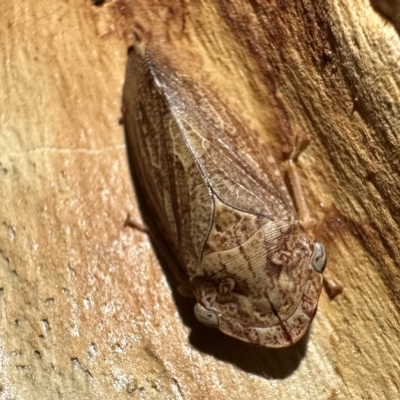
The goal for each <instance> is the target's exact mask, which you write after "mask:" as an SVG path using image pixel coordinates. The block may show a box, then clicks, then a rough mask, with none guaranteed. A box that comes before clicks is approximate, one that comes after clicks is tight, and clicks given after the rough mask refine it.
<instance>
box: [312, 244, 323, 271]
mask: <svg viewBox="0 0 400 400" xmlns="http://www.w3.org/2000/svg"><path fill="white" fill-rule="evenodd" d="M311 265H312V266H313V268H314V269H315V270H316V271H317V272H320V273H322V272H324V269H325V265H326V252H325V247H324V245H323V244H322V243H319V242H315V243H314V252H313V254H312V256H311Z"/></svg>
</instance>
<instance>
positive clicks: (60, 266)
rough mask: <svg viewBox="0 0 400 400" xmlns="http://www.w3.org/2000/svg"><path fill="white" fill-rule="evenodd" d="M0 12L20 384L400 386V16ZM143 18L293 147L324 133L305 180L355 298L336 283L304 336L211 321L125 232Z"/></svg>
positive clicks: (72, 390)
mask: <svg viewBox="0 0 400 400" xmlns="http://www.w3.org/2000/svg"><path fill="white" fill-rule="evenodd" d="M289 3H290V4H289ZM386 3H387V5H388V7H389V13H390V5H391V4H392V3H391V2H386ZM384 12H385V13H386V14H387V13H388V12H387V8H385V10H384ZM0 15H2V21H3V24H1V27H0V35H1V37H2V39H3V40H2V41H1V49H2V51H1V55H2V59H3V62H2V63H1V68H0V77H1V82H2V83H3V84H2V96H1V108H0V109H1V111H0V115H1V121H2V123H1V127H0V143H1V149H2V152H1V154H0V162H1V165H0V166H1V168H0V177H1V197H2V202H1V205H0V219H1V221H0V222H1V225H0V227H1V229H0V287H1V288H2V290H1V291H0V293H1V297H0V304H1V314H0V315H1V317H0V327H1V329H0V343H1V352H0V354H1V374H0V385H1V396H2V398H5V399H6V398H17V399H39V398H40V399H55V398H74V399H97V398H113V399H126V398H137V399H139V398H147V399H181V398H184V399H205V398H207V399H221V398H229V399H255V398H259V399H269V398H285V399H309V398H316V399H349V398H354V399H360V398H365V399H382V398H390V399H395V398H399V397H400V394H399V378H398V376H399V372H400V371H399V363H398V357H399V354H400V352H399V340H398V338H399V335H398V332H399V321H398V320H399V314H398V312H399V305H400V302H399V290H400V289H399V288H400V285H399V257H400V256H399V244H400V230H399V215H400V214H399V204H400V202H399V188H400V186H399V183H398V182H399V164H398V160H399V148H400V147H399V138H398V137H399V134H398V128H399V126H400V124H399V119H400V113H399V106H398V103H399V98H400V95H399V83H400V74H399V67H398V64H399V63H398V60H399V56H400V42H399V38H398V33H397V31H396V28H395V27H394V26H393V25H392V24H391V23H390V22H388V21H387V20H386V19H385V18H384V17H382V16H381V15H380V14H379V13H378V12H377V11H376V9H374V8H372V6H371V4H370V3H369V2H368V1H365V0H357V1H355V0H354V1H350V0H339V1H336V2H328V1H307V0H303V1H293V2H287V1H283V0H282V1H270V2H263V3H261V2H256V1H250V2H247V1H246V2H244V1H238V0H235V1H231V2H227V1H222V0H221V1H219V2H214V1H211V0H210V1H208V0H207V1H206V0H203V1H202V2H185V1H178V0H176V1H174V0H168V1H165V2H163V3H162V4H160V3H159V2H157V1H155V0H146V1H144V0H142V1H139V0H136V1H134V2H133V1H132V2H128V1H125V2H122V1H120V2H107V3H105V5H103V6H101V7H95V6H92V5H91V4H90V3H89V2H83V1H78V0H75V1H73V2H68V3H63V2H61V3H58V2H49V1H46V0H38V1H36V2H28V3H21V2H3V3H1V4H0ZM393 15H395V13H393ZM134 26H135V27H136V28H135V29H139V30H140V31H141V32H142V33H143V32H144V33H145V34H147V35H148V36H149V38H150V39H151V40H152V42H153V43H154V45H156V46H158V48H159V51H160V52H163V53H164V54H165V55H166V56H168V57H169V58H170V59H171V60H172V62H174V63H175V64H176V66H177V68H180V69H181V70H182V71H187V73H188V74H196V77H197V79H198V80H199V82H200V83H201V81H202V80H205V81H207V83H208V84H209V85H212V86H213V87H214V88H215V89H216V90H218V91H219V93H221V95H222V96H225V97H226V98H227V99H229V101H230V102H231V107H232V110H234V111H236V112H238V113H241V115H242V114H244V113H246V118H248V121H249V124H253V125H254V126H256V127H257V128H260V127H262V126H265V135H266V137H265V138H266V140H267V141H268V142H269V143H271V146H272V147H273V150H274V154H275V156H276V158H277V159H278V160H280V161H282V160H284V159H285V158H287V156H288V154H289V152H290V150H291V145H292V143H293V140H294V135H295V134H296V132H305V133H307V134H308V135H309V136H310V139H311V145H310V147H309V148H308V149H307V150H306V151H305V152H304V154H302V156H301V157H300V159H299V164H300V165H299V166H300V169H301V173H302V180H303V183H304V185H303V186H304V189H305V192H306V198H307V201H308V203H309V205H310V206H311V209H312V212H313V215H314V216H316V217H318V219H319V220H321V221H323V223H322V225H321V227H320V236H321V238H322V239H321V240H323V241H324V243H325V245H326V247H327V251H328V256H329V263H328V267H327V268H328V271H329V273H330V275H331V276H332V277H333V278H337V279H339V280H340V281H341V282H342V283H343V284H344V292H343V294H342V295H340V296H338V297H337V298H336V299H335V300H333V301H332V300H330V299H329V298H328V296H327V295H326V294H325V293H323V294H322V297H321V300H320V305H319V311H318V313H317V316H316V319H315V321H314V323H313V327H312V329H311V332H310V334H309V336H308V337H307V338H305V340H303V341H302V342H300V343H299V344H298V345H296V346H294V347H293V348H288V349H284V350H283V351H273V350H262V349H259V348H254V347H250V346H248V345H246V344H241V343H239V342H237V341H235V340H233V339H229V338H226V337H224V336H223V335H221V334H219V333H218V332H216V331H210V330H209V329H207V328H205V327H204V328H203V327H201V326H200V325H199V324H197V323H196V322H195V320H194V317H193V315H192V309H191V305H190V304H189V305H188V304H187V303H186V300H182V299H181V298H180V297H179V296H178V295H177V294H176V293H175V291H172V290H171V288H170V286H169V285H168V282H167V279H166V278H165V275H164V272H163V269H162V267H161V266H160V265H159V263H158V261H157V258H156V256H155V254H154V251H153V249H152V247H151V246H150V244H149V240H148V237H147V236H146V235H145V234H143V233H141V232H139V231H135V230H133V229H129V228H127V227H124V221H125V218H126V216H127V213H128V212H130V213H131V214H133V215H134V216H135V217H137V218H140V213H139V210H138V208H137V202H136V198H135V195H134V191H133V187H132V184H131V178H130V172H129V168H128V162H127V157H126V154H125V144H124V143H125V140H124V134H123V130H122V127H121V126H120V125H119V124H118V120H119V118H120V115H121V113H120V106H121V93H122V85H123V82H124V73H125V71H124V68H125V63H126V59H127V57H126V47H127V45H128V44H129V43H130V41H131V39H132V28H133V27H134ZM199 60H200V61H201V63H202V68H201V69H200V70H197V69H196V68H195V66H196V65H198V63H199ZM227 78H229V79H227ZM238 92H240V93H241V94H242V95H241V96H235V93H238ZM284 168H285V164H284V163H282V169H284ZM336 208H337V209H340V210H341V213H340V212H338V211H337V210H336Z"/></svg>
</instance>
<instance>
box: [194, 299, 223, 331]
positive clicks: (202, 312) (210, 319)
mask: <svg viewBox="0 0 400 400" xmlns="http://www.w3.org/2000/svg"><path fill="white" fill-rule="evenodd" d="M194 315H195V316H196V318H197V319H198V321H199V322H201V323H202V324H203V325H207V326H209V327H211V328H218V325H219V319H218V315H217V314H216V313H215V312H214V311H211V310H207V309H206V308H205V307H203V306H202V305H201V304H199V303H197V304H196V305H195V306H194Z"/></svg>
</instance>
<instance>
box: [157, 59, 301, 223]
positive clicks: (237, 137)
mask: <svg viewBox="0 0 400 400" xmlns="http://www.w3.org/2000/svg"><path fill="white" fill-rule="evenodd" d="M150 54H151V53H150ZM151 69H152V73H153V76H154V78H155V79H156V81H157V86H158V87H159V88H160V90H161V92H162V93H163V94H164V96H165V99H166V101H167V104H168V108H169V110H170V112H171V114H172V116H173V118H174V119H175V122H176V124H177V125H178V126H179V131H180V134H181V135H182V138H183V139H184V140H185V142H186V146H187V148H188V149H189V151H190V153H191V154H192V156H193V157H194V158H195V159H196V163H197V165H198V167H199V168H200V170H201V173H202V175H203V177H204V179H205V180H206V182H207V184H208V186H209V187H210V188H211V190H212V191H213V192H214V193H215V195H216V196H218V197H219V199H220V200H221V201H222V202H223V203H225V204H227V205H229V206H231V207H233V208H237V209H239V210H241V211H245V212H248V213H252V214H256V215H262V216H264V217H266V218H268V219H270V220H288V219H291V218H292V216H293V215H294V207H293V203H292V201H291V198H290V196H289V193H288V191H287V188H286V185H285V183H284V181H283V179H282V176H281V174H280V171H279V169H278V166H277V164H276V161H275V159H274V158H273V157H272V155H271V152H270V151H269V149H268V146H267V144H266V143H265V142H264V141H262V140H261V139H260V137H259V135H257V134H256V132H254V131H252V130H251V129H250V128H249V126H248V124H246V123H245V122H244V121H243V119H241V117H240V116H239V115H235V114H233V113H232V111H231V110H230V109H229V108H228V107H226V106H225V105H224V104H223V102H221V100H220V99H219V98H218V97H217V96H216V95H215V94H214V93H213V92H212V91H211V90H207V88H206V87H204V86H202V87H201V88H200V87H198V86H197V85H196V84H194V83H193V82H192V81H190V80H189V79H187V78H186V77H182V76H178V75H177V74H175V73H174V72H173V71H171V70H170V69H168V68H167V67H166V65H165V64H164V63H162V62H157V61H156V59H155V57H154V58H153V63H152V64H151Z"/></svg>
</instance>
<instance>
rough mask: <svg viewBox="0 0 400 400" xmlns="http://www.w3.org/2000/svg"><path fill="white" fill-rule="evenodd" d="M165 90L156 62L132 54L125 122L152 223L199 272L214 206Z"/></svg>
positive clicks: (181, 259) (125, 93)
mask: <svg viewBox="0 0 400 400" xmlns="http://www.w3.org/2000/svg"><path fill="white" fill-rule="evenodd" d="M166 91H167V92H168V89H167V88H165V87H164V86H160V85H158V83H157V78H156V75H155V71H154V67H153V65H152V60H151V58H149V57H142V56H141V55H140V54H137V53H134V52H132V53H131V54H130V56H129V61H128V66H127V73H126V81H125V87H124V104H125V105H126V114H125V115H124V120H125V126H126V131H127V135H128V145H129V152H130V153H131V159H132V164H133V167H134V169H135V171H134V172H135V173H134V175H135V176H136V177H137V178H139V186H140V187H141V188H142V190H143V191H144V193H143V194H144V196H143V197H144V198H145V199H146V202H148V208H149V209H150V210H151V213H152V214H153V215H152V219H153V220H155V221H156V223H157V224H158V225H159V227H160V228H161V229H162V231H163V235H164V236H166V238H167V239H168V240H169V242H170V243H169V246H173V248H170V249H169V250H170V251H171V252H172V253H174V255H175V256H177V257H178V258H180V264H183V265H184V266H186V267H194V266H195V265H196V264H197V263H198V261H199V259H200V257H201V252H202V248H203V246H204V242H205V240H206V238H207V235H208V231H209V229H210V224H211V220H212V215H213V203H212V200H211V192H210V189H209V187H208V186H207V184H206V182H205V180H204V177H203V174H202V173H201V171H200V168H199V166H198V164H197V162H196V157H194V156H193V154H192V152H191V150H190V148H188V146H187V142H186V138H185V132H184V131H182V129H181V127H180V126H179V125H178V123H177V120H179V118H180V116H179V114H178V115H177V114H176V112H175V111H173V110H171V108H170V105H169V104H168V102H167V100H166V99H167V94H166V93H165V92H166ZM181 266H182V265H181Z"/></svg>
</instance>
